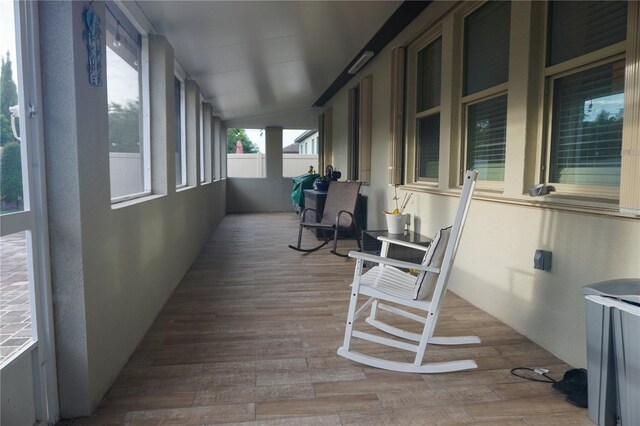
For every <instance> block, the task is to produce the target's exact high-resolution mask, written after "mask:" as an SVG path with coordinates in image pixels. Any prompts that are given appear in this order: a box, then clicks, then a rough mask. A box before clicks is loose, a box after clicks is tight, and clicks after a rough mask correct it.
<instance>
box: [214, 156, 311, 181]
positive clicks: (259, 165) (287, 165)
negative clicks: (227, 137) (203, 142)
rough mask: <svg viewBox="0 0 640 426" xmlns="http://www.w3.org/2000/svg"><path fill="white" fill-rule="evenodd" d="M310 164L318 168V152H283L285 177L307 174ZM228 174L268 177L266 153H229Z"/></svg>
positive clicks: (283, 174)
mask: <svg viewBox="0 0 640 426" xmlns="http://www.w3.org/2000/svg"><path fill="white" fill-rule="evenodd" d="M309 166H313V169H314V170H316V171H317V170H318V155H317V154H313V155H311V154H282V176H283V177H294V176H299V175H302V174H305V173H307V172H308V171H309ZM227 175H228V176H229V177H252V178H262V177H266V176H267V166H266V155H265V154H263V153H257V154H227Z"/></svg>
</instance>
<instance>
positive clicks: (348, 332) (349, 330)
mask: <svg viewBox="0 0 640 426" xmlns="http://www.w3.org/2000/svg"><path fill="white" fill-rule="evenodd" d="M363 263H364V262H363V261H362V260H358V261H357V262H356V268H355V269H356V273H355V274H354V275H355V279H354V280H353V285H352V286H351V297H350V300H349V310H348V311H347V324H346V326H345V331H344V341H343V343H342V348H344V350H347V351H348V350H349V347H350V346H351V336H352V334H353V323H354V322H355V318H356V307H357V306H358V293H359V292H360V276H361V275H362V266H363Z"/></svg>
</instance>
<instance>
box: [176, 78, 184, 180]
mask: <svg viewBox="0 0 640 426" xmlns="http://www.w3.org/2000/svg"><path fill="white" fill-rule="evenodd" d="M173 82H174V88H175V98H174V102H175V119H176V134H175V148H176V160H175V162H176V187H183V186H185V185H186V184H187V144H186V142H185V109H184V81H182V80H180V79H179V78H178V77H174V80H173Z"/></svg>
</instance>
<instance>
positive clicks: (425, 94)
mask: <svg viewBox="0 0 640 426" xmlns="http://www.w3.org/2000/svg"><path fill="white" fill-rule="evenodd" d="M416 65H417V71H416V86H417V96H416V106H415V111H416V149H417V155H416V158H417V165H416V169H417V179H418V180H424V181H435V182H437V181H438V171H439V160H440V92H441V90H440V82H441V72H442V71H441V70H442V38H438V39H437V40H435V41H433V42H431V43H430V44H429V45H427V46H426V47H425V48H423V49H422V50H420V51H419V52H418V54H417V64H416Z"/></svg>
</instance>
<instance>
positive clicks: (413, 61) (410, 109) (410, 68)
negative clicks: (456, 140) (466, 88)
mask: <svg viewBox="0 0 640 426" xmlns="http://www.w3.org/2000/svg"><path fill="white" fill-rule="evenodd" d="M438 39H441V43H442V42H443V41H444V35H443V34H442V28H441V25H439V24H438V25H436V26H435V27H434V28H432V29H431V30H429V31H427V32H426V33H425V34H424V35H422V36H420V37H419V38H418V39H417V40H416V41H415V42H413V43H411V45H410V46H408V48H407V56H406V70H407V75H406V81H407V83H406V85H407V88H408V90H407V91H406V101H405V106H404V108H405V111H407V119H406V122H405V126H406V129H407V149H406V153H407V155H406V157H407V159H406V163H405V167H406V170H407V182H408V183H412V184H421V185H427V186H429V187H437V186H438V183H439V180H440V178H441V175H442V173H441V170H440V168H439V171H438V177H437V178H435V179H433V178H420V176H419V174H420V172H419V170H418V169H419V163H418V150H419V142H418V123H417V122H418V120H419V119H422V118H427V117H431V116H433V115H435V114H440V128H442V99H443V96H444V94H445V92H444V90H443V89H444V88H443V85H442V77H441V79H440V103H439V105H437V106H434V107H431V108H428V109H426V110H423V111H420V112H418V111H417V99H418V54H419V53H420V52H421V51H422V50H423V49H426V48H427V47H428V46H429V45H431V44H432V43H434V42H435V41H436V40H438ZM443 70H444V61H443V55H442V52H441V54H440V75H441V76H442V72H443ZM439 133H440V134H439V140H440V147H439V148H440V149H439V155H438V156H439V158H438V162H439V161H440V158H441V157H442V147H443V143H442V134H441V132H439Z"/></svg>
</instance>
